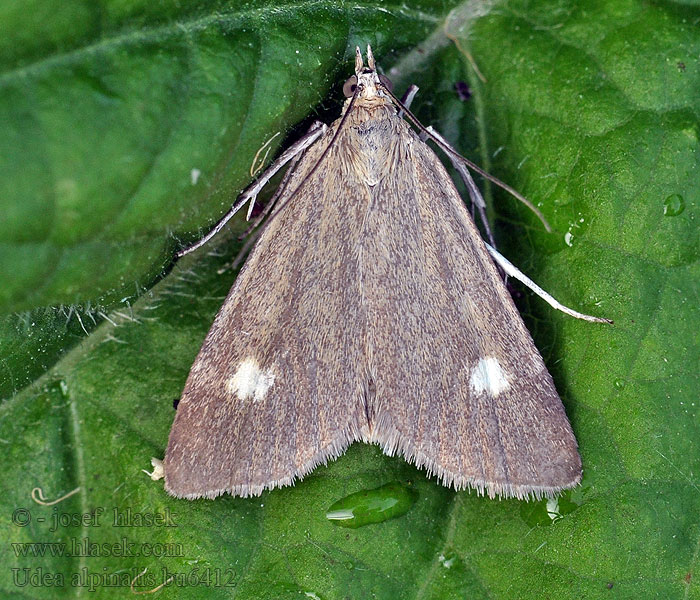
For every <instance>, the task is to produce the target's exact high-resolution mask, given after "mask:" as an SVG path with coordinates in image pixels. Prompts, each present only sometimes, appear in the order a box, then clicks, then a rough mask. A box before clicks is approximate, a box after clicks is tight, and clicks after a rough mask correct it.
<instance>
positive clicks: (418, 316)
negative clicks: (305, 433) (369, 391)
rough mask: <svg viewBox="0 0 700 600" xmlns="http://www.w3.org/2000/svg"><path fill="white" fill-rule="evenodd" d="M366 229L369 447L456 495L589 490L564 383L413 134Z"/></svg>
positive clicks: (400, 140)
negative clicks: (369, 259)
mask: <svg viewBox="0 0 700 600" xmlns="http://www.w3.org/2000/svg"><path fill="white" fill-rule="evenodd" d="M396 143H397V144H399V145H400V146H401V148H399V150H398V151H397V152H396V155H400V156H407V157H408V159H407V160H401V161H396V162H395V163H394V164H392V168H391V174H390V176H388V177H386V178H385V179H384V180H383V181H382V182H381V183H380V184H379V185H378V186H377V187H376V188H375V193H376V195H377V201H376V202H374V204H373V207H374V210H373V211H372V212H371V214H370V215H369V218H368V221H367V228H368V232H367V237H366V238H365V243H366V244H367V248H366V253H367V255H369V256H373V257H374V262H373V267H372V269H370V270H368V273H367V275H366V279H365V287H366V290H367V292H366V294H367V297H368V315H367V318H368V324H369V325H368V326H369V328H370V332H369V340H368V346H369V347H370V348H372V349H373V351H372V356H371V357H370V373H371V376H372V379H373V381H374V388H373V389H374V390H375V395H374V398H371V399H370V401H369V404H370V406H369V408H368V414H369V415H370V423H371V425H370V428H369V430H368V431H366V432H365V439H366V440H367V441H374V442H378V443H379V444H380V445H381V446H382V447H383V448H384V450H385V452H387V453H389V454H393V453H395V452H399V453H401V454H403V455H404V456H405V457H406V458H407V459H409V460H411V461H413V462H415V463H416V464H417V465H418V466H424V467H427V469H428V470H429V471H431V472H434V473H437V475H438V477H439V478H440V479H441V480H442V481H443V482H444V483H445V484H446V485H450V484H451V485H453V486H454V487H455V488H457V489H462V488H475V489H476V490H478V491H479V492H480V493H487V494H488V495H489V496H491V497H493V496H496V495H498V496H516V497H519V498H522V497H527V496H536V497H540V496H543V495H544V496H550V495H552V494H553V493H555V492H557V491H559V490H561V489H564V488H568V487H572V486H574V485H576V484H577V483H578V482H579V480H580V477H581V462H580V457H579V454H578V451H577V443H576V439H575V437H574V435H573V432H572V430H571V426H570V425H569V421H568V419H567V417H566V414H565V412H564V407H563V405H562V403H561V400H560V399H559V396H558V394H557V392H556V389H555V387H554V383H553V381H552V377H551V376H550V374H549V372H548V371H547V369H546V367H545V365H544V362H543V360H542V358H541V356H540V354H539V352H538V351H537V348H536V347H535V345H534V343H533V341H532V338H531V337H530V334H529V332H528V331H527V329H526V328H525V325H524V324H523V322H522V319H521V318H520V315H519V314H518V311H517V309H516V308H515V306H514V304H513V301H512V300H511V297H510V295H509V293H508V291H507V289H506V287H505V285H504V283H503V281H502V280H501V277H500V275H499V274H498V272H497V270H496V268H495V266H494V265H493V263H492V261H491V258H490V256H489V254H488V252H487V250H486V248H485V246H484V243H483V241H482V239H481V237H480V235H479V232H478V230H477V229H476V227H475V225H474V223H473V221H472V219H471V217H470V215H469V213H468V212H467V210H466V207H465V206H464V203H463V201H462V199H461V198H460V196H459V194H458V192H457V190H456V189H455V187H454V185H453V183H452V181H451V179H450V177H449V175H448V174H447V172H446V171H445V169H444V168H443V166H442V164H441V163H440V161H439V160H438V158H437V156H436V155H435V154H434V153H433V152H432V151H431V150H430V149H429V148H428V147H427V145H425V144H423V143H422V142H420V141H419V140H418V139H417V137H416V136H414V135H413V133H412V132H409V131H408V130H407V128H404V129H403V133H401V134H400V135H398V136H397V142H396Z"/></svg>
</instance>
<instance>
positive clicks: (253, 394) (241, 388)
mask: <svg viewBox="0 0 700 600" xmlns="http://www.w3.org/2000/svg"><path fill="white" fill-rule="evenodd" d="M274 382H275V376H274V375H273V374H272V372H271V371H267V372H264V371H262V369H260V367H259V366H258V363H257V362H256V361H255V359H254V358H246V359H245V360H244V361H243V362H242V363H241V364H240V365H238V369H237V370H236V372H235V373H234V374H233V377H231V379H229V380H228V389H229V391H230V392H231V393H232V394H236V397H237V398H238V399H239V400H247V399H248V398H252V399H253V400H256V401H259V400H262V399H263V398H265V395H266V394H267V391H268V390H269V389H270V388H271V387H272V384H273V383H274Z"/></svg>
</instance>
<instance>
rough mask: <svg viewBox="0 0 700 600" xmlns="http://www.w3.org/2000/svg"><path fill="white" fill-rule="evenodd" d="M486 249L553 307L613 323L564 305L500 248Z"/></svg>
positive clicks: (588, 319)
mask: <svg viewBox="0 0 700 600" xmlns="http://www.w3.org/2000/svg"><path fill="white" fill-rule="evenodd" d="M486 249H487V250H488V251H489V254H490V255H491V256H492V257H493V259H494V260H495V261H496V262H497V263H498V265H500V267H501V268H502V269H503V270H504V271H505V272H506V274H508V275H510V276H511V277H513V278H514V279H517V280H518V281H520V282H521V283H524V284H525V285H526V286H527V287H529V288H530V289H531V290H532V291H533V292H535V294H537V295H538V296H539V297H540V298H542V299H543V300H544V301H545V302H547V304H549V305H550V306H552V307H553V308H556V309H557V310H560V311H561V312H563V313H565V314H567V315H569V316H572V317H576V318H577V319H582V320H584V321H591V322H592V323H607V324H609V325H610V324H612V320H610V319H604V318H602V317H593V316H591V315H584V314H583V313H580V312H578V311H575V310H574V309H573V308H569V307H568V306H564V305H563V304H562V303H561V302H559V301H558V300H557V299H556V298H554V297H553V296H551V295H550V294H548V293H547V292H545V291H544V290H543V289H542V288H541V287H540V286H539V285H537V284H536V283H535V282H534V281H532V279H530V278H529V277H528V276H527V275H525V274H524V273H523V272H522V271H520V269H518V267H516V266H515V265H514V264H513V263H512V262H510V261H509V260H508V259H507V258H506V257H505V256H503V255H502V254H501V253H500V252H499V251H498V250H496V249H495V248H493V247H491V246H489V245H488V244H486Z"/></svg>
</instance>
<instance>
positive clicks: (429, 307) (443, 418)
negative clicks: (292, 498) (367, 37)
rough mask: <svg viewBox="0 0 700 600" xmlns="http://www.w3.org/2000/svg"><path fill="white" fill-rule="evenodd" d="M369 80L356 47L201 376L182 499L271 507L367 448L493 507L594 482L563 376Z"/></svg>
mask: <svg viewBox="0 0 700 600" xmlns="http://www.w3.org/2000/svg"><path fill="white" fill-rule="evenodd" d="M369 64H370V67H369V68H368V67H364V65H363V63H362V58H361V55H360V53H359V49H358V51H357V54H356V73H355V76H354V79H353V78H351V79H350V80H348V82H347V83H346V86H345V89H346V90H347V91H348V94H352V97H351V98H350V99H349V100H348V101H347V102H346V104H345V108H344V111H343V116H342V117H341V118H340V119H338V120H337V121H335V122H334V123H333V124H332V125H331V126H330V127H329V128H328V130H327V131H324V132H323V134H322V135H320V136H319V137H318V139H317V140H315V141H314V142H313V143H312V144H311V145H310V146H309V147H308V149H306V150H305V152H304V154H303V155H302V156H301V158H300V159H299V162H298V164H297V166H296V169H295V171H294V172H293V173H292V174H291V176H290V178H289V179H290V181H289V182H288V183H287V185H286V187H285V188H284V190H283V191H282V193H281V194H280V197H279V200H278V204H277V207H276V209H275V212H274V213H273V215H272V217H271V219H270V220H269V221H268V223H267V225H266V227H265V229H264V231H263V233H262V235H261V236H260V239H259V240H258V242H257V244H256V246H255V248H254V250H253V252H252V253H251V256H250V257H249V259H248V261H247V262H246V264H245V266H244V268H243V269H242V270H241V273H240V275H239V276H238V278H237V280H236V282H235V284H234V286H233V288H232V289H231V291H230V293H229V295H228V297H227V298H226V301H225V302H224V304H223V306H222V308H221V310H220V312H219V314H218V315H217V317H216V320H215V321H214V324H213V326H212V328H211V330H210V332H209V334H208V335H207V337H206V340H205V341H204V344H203V346H202V349H201V350H200V353H199V355H198V356H197V359H196V360H195V363H194V365H193V367H192V370H191V372H190V375H189V377H188V379H187V382H186V384H185V389H184V392H183V396H182V400H181V402H180V404H179V406H178V411H177V415H176V418H175V423H174V424H173V428H172V431H171V434H170V439H169V442H168V448H167V451H166V456H165V461H164V462H165V479H166V489H167V490H168V491H169V492H170V493H171V494H174V495H176V496H180V497H186V498H197V497H201V496H205V497H214V496H217V495H219V494H221V493H224V492H228V493H231V494H234V495H240V496H250V495H257V494H260V493H261V492H262V491H263V490H264V489H271V488H274V487H279V486H282V485H287V484H291V483H293V481H294V480H295V479H297V478H300V477H303V476H304V475H305V474H307V473H308V472H309V471H311V470H312V469H313V468H314V467H315V466H316V465H318V464H319V463H324V462H326V461H327V460H328V459H329V458H333V457H336V456H338V455H339V454H341V453H342V452H343V451H344V450H345V448H346V447H347V446H348V445H349V444H350V443H351V442H353V441H355V440H364V441H367V442H373V443H378V444H380V445H381V446H382V448H383V449H384V451H385V452H386V453H387V454H394V453H400V454H402V455H403V456H404V457H406V459H408V460H409V461H412V462H415V463H416V464H417V465H418V466H420V467H425V468H427V469H428V471H429V472H430V473H435V474H437V476H438V477H439V479H440V481H441V482H442V483H443V484H445V485H452V486H454V487H455V488H457V489H464V488H474V489H476V490H477V491H478V492H479V493H485V494H488V495H489V496H491V497H493V496H506V497H518V498H528V497H540V496H551V495H552V494H555V493H556V492H558V491H560V490H562V489H565V488H569V487H572V486H574V485H576V484H577V483H578V482H579V480H580V477H581V462H580V458H579V455H578V451H577V444H576V439H575V438H574V435H573V432H572V430H571V427H570V425H569V422H568V420H567V418H566V414H565V412H564V407H563V405H562V403H561V400H560V399H559V397H558V395H557V393H556V390H555V388H554V384H553V382H552V378H551V376H550V375H549V373H548V372H547V370H546V368H545V366H544V363H543V361H542V358H541V357H540V355H539V353H538V352H537V349H536V348H535V346H534V344H533V342H532V339H531V337H530V335H529V333H528V332H527V330H526V328H525V326H524V324H523V322H522V320H521V319H520V316H519V315H518V313H517V310H516V309H515V306H514V305H513V302H512V300H511V298H510V296H509V294H508V292H507V290H506V288H505V286H504V284H503V282H502V281H501V279H500V277H499V274H498V272H497V270H496V268H495V266H494V264H493V262H492V261H491V258H490V256H489V254H488V252H487V250H486V247H485V245H484V243H483V241H482V240H481V238H480V237H479V235H478V232H477V229H476V227H475V225H474V223H473V222H472V220H471V218H470V216H469V213H468V211H467V210H466V208H465V206H464V203H463V202H462V200H461V198H460V197H459V195H458V193H457V190H456V189H455V187H454V184H453V183H452V181H451V180H450V178H449V176H448V174H447V172H446V171H445V169H444V168H443V166H442V164H441V163H440V161H439V160H438V158H437V156H436V155H435V154H434V153H433V151H432V150H431V149H430V148H429V147H428V146H427V145H426V144H425V143H424V142H422V141H421V140H420V139H419V137H418V135H417V134H416V133H414V132H413V130H412V129H411V128H410V127H409V126H408V125H407V124H406V123H405V122H404V121H403V120H402V119H401V118H400V117H399V115H398V114H397V110H396V108H394V106H393V104H392V101H391V99H390V98H389V95H388V93H385V92H386V90H385V89H384V87H383V84H382V83H381V82H380V79H379V75H378V74H377V73H376V71H375V70H374V64H373V58H372V57H371V54H369ZM321 158H323V160H320V159H321Z"/></svg>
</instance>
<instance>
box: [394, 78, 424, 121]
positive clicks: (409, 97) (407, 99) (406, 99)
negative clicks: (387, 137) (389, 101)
mask: <svg viewBox="0 0 700 600" xmlns="http://www.w3.org/2000/svg"><path fill="white" fill-rule="evenodd" d="M418 89H419V88H418V86H417V85H414V84H411V85H409V86H408V89H407V90H406V93H405V94H404V95H403V97H402V98H401V104H403V106H404V107H405V108H411V102H413V99H414V98H415V97H416V94H417V93H418ZM397 114H398V116H399V119H402V118H403V116H404V111H403V108H401V109H399V112H398V113H397Z"/></svg>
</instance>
